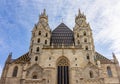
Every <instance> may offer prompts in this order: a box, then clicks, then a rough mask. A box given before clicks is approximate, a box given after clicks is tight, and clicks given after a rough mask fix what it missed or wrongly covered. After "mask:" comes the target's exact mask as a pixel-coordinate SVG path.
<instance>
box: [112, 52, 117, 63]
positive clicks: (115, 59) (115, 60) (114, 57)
mask: <svg viewBox="0 0 120 84" xmlns="http://www.w3.org/2000/svg"><path fill="white" fill-rule="evenodd" d="M112 55H113V59H114V62H115V63H118V60H117V58H116V56H115V53H112Z"/></svg>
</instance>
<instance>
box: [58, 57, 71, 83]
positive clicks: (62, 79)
mask: <svg viewBox="0 0 120 84" xmlns="http://www.w3.org/2000/svg"><path fill="white" fill-rule="evenodd" d="M57 84H69V60H68V59H67V58H66V57H64V56H62V57H60V58H59V59H58V61H57Z"/></svg>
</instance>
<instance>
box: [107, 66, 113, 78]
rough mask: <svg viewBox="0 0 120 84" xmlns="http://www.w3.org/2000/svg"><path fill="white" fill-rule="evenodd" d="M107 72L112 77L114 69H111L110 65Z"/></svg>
mask: <svg viewBox="0 0 120 84" xmlns="http://www.w3.org/2000/svg"><path fill="white" fill-rule="evenodd" d="M107 74H108V76H109V77H112V71H111V68H110V67H109V66H108V67H107Z"/></svg>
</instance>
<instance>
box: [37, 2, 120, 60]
mask: <svg viewBox="0 0 120 84" xmlns="http://www.w3.org/2000/svg"><path fill="white" fill-rule="evenodd" d="M40 4H41V5H40ZM42 4H43V5H42ZM40 7H42V8H46V9H47V12H48V14H50V15H49V19H50V25H51V27H52V28H55V27H56V26H57V25H58V24H59V23H60V22H62V18H64V23H66V24H67V25H68V26H69V27H70V28H73V27H74V19H75V15H76V14H77V10H78V9H79V8H80V9H81V10H82V12H84V13H85V15H86V17H87V20H88V22H89V23H90V24H91V25H90V26H91V28H92V29H93V31H95V32H94V40H95V44H100V45H102V46H105V45H106V44H107V45H109V46H108V47H106V48H107V50H110V51H112V52H114V53H116V54H117V55H118V56H117V58H118V57H119V55H120V49H119V47H120V45H119V44H120V23H119V22H120V12H119V11H120V1H119V0H114V1H112V0H111V1H110V0H104V1H102V0H87V1H85V0H75V1H70V0H66V1H64V0H55V1H54V2H51V1H48V2H46V3H45V2H38V3H37V4H36V5H35V8H37V9H38V10H39V8H40ZM57 16H61V17H57ZM53 18H54V19H53ZM96 32H97V33H96ZM112 52H111V53H112ZM111 53H109V54H111ZM108 57H109V56H108ZM109 58H110V57H109ZM118 59H119V61H120V58H118Z"/></svg>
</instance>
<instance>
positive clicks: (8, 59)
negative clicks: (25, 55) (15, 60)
mask: <svg viewBox="0 0 120 84" xmlns="http://www.w3.org/2000/svg"><path fill="white" fill-rule="evenodd" d="M11 58H12V53H9V55H8V58H7V60H6V63H9V62H10V61H11Z"/></svg>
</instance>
